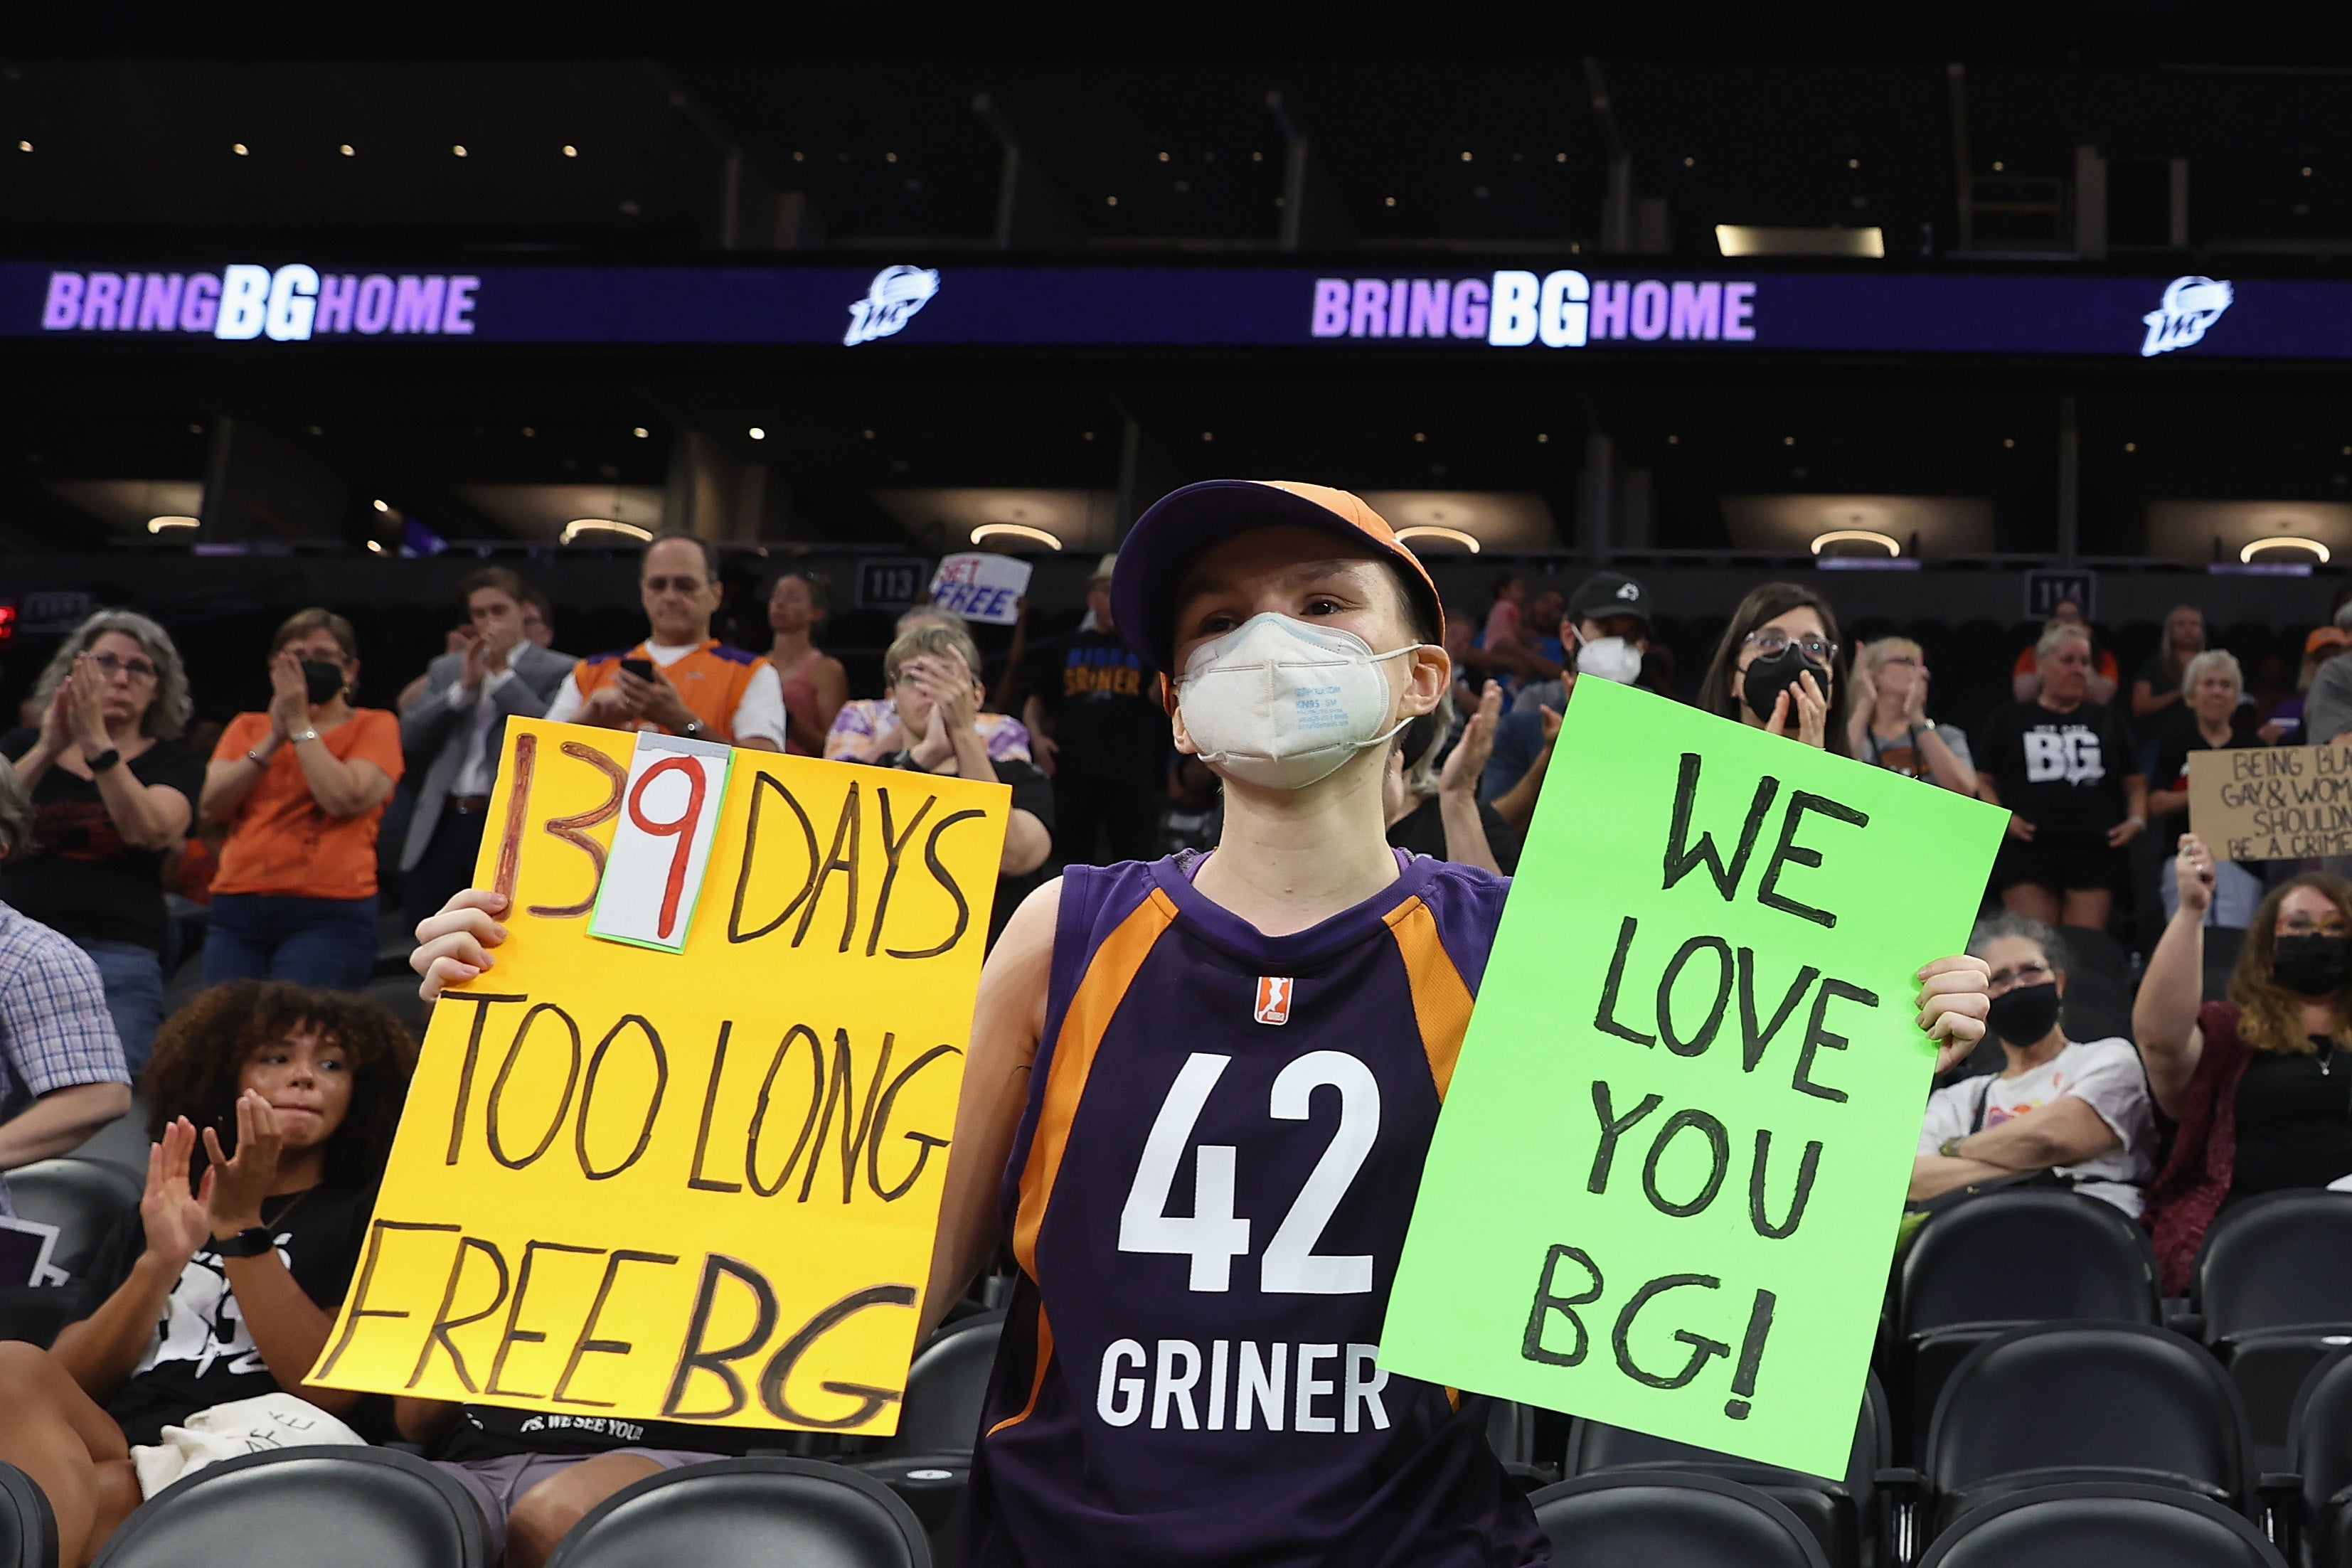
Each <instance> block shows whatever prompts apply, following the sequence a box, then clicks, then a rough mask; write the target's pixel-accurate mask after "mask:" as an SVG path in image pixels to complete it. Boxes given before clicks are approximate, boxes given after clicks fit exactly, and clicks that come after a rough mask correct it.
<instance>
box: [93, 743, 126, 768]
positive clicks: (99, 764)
mask: <svg viewBox="0 0 2352 1568" xmlns="http://www.w3.org/2000/svg"><path fill="white" fill-rule="evenodd" d="M121 760H122V748H121V747H116V746H110V747H107V748H106V749H105V750H104V751H101V752H100V753H99V754H98V755H97V756H95V757H93V758H89V770H90V771H91V772H92V773H103V772H105V771H106V770H107V769H108V768H111V767H113V766H114V765H115V764H116V763H118V762H120V761H121Z"/></svg>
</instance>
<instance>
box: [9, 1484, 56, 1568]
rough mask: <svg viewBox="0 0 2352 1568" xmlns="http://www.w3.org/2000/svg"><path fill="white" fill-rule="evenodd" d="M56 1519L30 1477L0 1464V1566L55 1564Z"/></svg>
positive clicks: (48, 1567)
mask: <svg viewBox="0 0 2352 1568" xmlns="http://www.w3.org/2000/svg"><path fill="white" fill-rule="evenodd" d="M57 1565H58V1519H57V1515H56V1514H54V1513H51V1512H50V1511H49V1500H48V1499H47V1498H46V1497H43V1496H42V1495H41V1489H40V1488H38V1487H37V1486H35V1485H34V1484H33V1478H32V1477H30V1476H28V1475H26V1473H25V1472H24V1471H22V1470H20V1469H17V1468H16V1466H14V1465H10V1464H0V1568H57Z"/></svg>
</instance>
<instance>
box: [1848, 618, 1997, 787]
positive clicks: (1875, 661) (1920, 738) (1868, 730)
mask: <svg viewBox="0 0 2352 1568" xmlns="http://www.w3.org/2000/svg"><path fill="white" fill-rule="evenodd" d="M1847 724H1848V726H1849V728H1850V730H1851V734H1850V736H1849V737H1848V738H1849V739H1850V740H1851V741H1852V742H1853V755H1854V756H1856V757H1858V758H1861V759H1862V760H1863V761H1864V762H1868V763H1872V764H1874V765H1875V766H1877V767H1880V768H1886V769H1888V770H1890V771H1892V772H1895V773H1900V774H1903V775H1905V776H1906V778H1911V779H1929V780H1932V781H1933V782H1935V783H1937V784H1941V785H1942V786H1943V787H1944V788H1945V789H1956V790H1958V791H1959V793H1961V794H1963V795H1973V794H1975V793H1976V792H1977V770H1976V766H1975V764H1974V762H1973V761H1972V760H1971V759H1970V758H1969V737H1967V736H1966V735H1963V734H1962V733H1961V732H1960V729H1959V727H1958V726H1957V725H1949V724H1937V723H1936V722H1935V721H1934V720H1932V719H1930V718H1929V717H1928V716H1927V653H1926V652H1925V651H1924V650H1923V649H1922V648H1921V647H1920V646H1919V644H1918V643H1914V642H1913V641H1911V639H1910V638H1908V637H1881V638H1880V639H1879V640H1878V641H1877V642H1875V643H1869V644H1866V645H1865V646H1864V648H1863V650H1862V657H1861V658H1859V659H1857V660H1855V661H1854V665H1853V717H1852V718H1850V719H1848V720H1847Z"/></svg>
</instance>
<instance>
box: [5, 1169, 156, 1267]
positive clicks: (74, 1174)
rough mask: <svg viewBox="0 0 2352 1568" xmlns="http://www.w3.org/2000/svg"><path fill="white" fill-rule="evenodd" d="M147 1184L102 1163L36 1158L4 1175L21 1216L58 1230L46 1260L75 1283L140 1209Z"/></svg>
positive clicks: (10, 1194)
mask: <svg viewBox="0 0 2352 1568" xmlns="http://www.w3.org/2000/svg"><path fill="white" fill-rule="evenodd" d="M144 1187H145V1183H144V1182H143V1181H142V1179H141V1178H140V1177H139V1176H134V1175H132V1174H131V1172H130V1171H128V1170H125V1169H124V1168H123V1167H122V1166H118V1165H111V1164H110V1163H108V1162H107V1161H105V1160H78V1159H74V1158H71V1157H67V1158H64V1159H55V1160H39V1161H37V1162H35V1163H34V1164H32V1165H29V1166H19V1167H18V1168H16V1170H13V1171H10V1172H9V1173H8V1199H9V1202H10V1203H11V1204H13V1205H14V1206H15V1207H16V1212H17V1214H18V1215H19V1216H21V1217H22V1218H26V1219H37V1220H39V1221H40V1222H41V1223H42V1224H44V1225H54V1226H56V1227H57V1228H58V1245H57V1249H56V1251H54V1252H53V1253H51V1254H50V1257H49V1261H50V1262H52V1263H54V1264H56V1265H57V1266H58V1268H60V1269H63V1270H65V1271H66V1272H67V1273H68V1274H70V1275H72V1276H74V1277H75V1278H77V1279H79V1278H80V1276H81V1273H82V1271H83V1270H86V1269H88V1268H89V1265H90V1261H91V1260H92V1259H93V1258H94V1257H95V1256H96V1255H97V1252H98V1249H99V1244H100V1242H102V1241H104V1240H105V1239H106V1237H107V1233H108V1232H109V1231H110V1230H112V1229H113V1228H114V1223H115V1221H116V1220H118V1219H120V1218H121V1217H122V1214H123V1211H124V1210H126V1209H132V1208H136V1207H139V1198H140V1195H141V1193H142V1191H143V1190H144Z"/></svg>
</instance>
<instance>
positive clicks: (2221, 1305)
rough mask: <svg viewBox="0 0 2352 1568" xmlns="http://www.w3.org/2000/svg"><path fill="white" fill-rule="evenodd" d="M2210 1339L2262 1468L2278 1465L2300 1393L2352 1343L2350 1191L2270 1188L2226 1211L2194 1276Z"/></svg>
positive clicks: (2201, 1254) (2194, 1296) (2215, 1225)
mask: <svg viewBox="0 0 2352 1568" xmlns="http://www.w3.org/2000/svg"><path fill="white" fill-rule="evenodd" d="M2190 1293H2191V1299H2192V1303H2193V1305H2194V1306H2195V1308H2196V1310H2197V1311H2198V1312H2199V1313H2200V1315H2201V1316H2202V1317H2203V1319H2204V1321H2205V1343H2208V1344H2209V1345H2210V1346H2212V1348H2213V1354H2216V1355H2218V1356H2220V1357H2221V1363H2222V1364H2223V1365H2225V1366H2227V1367H2228V1368H2229V1369H2230V1378H2231V1382H2233V1383H2235V1384H2236V1385H2238V1395H2239V1397H2240V1399H2241V1400H2242V1401H2243V1402H2244V1404H2245V1407H2246V1426H2247V1429H2248V1431H2249V1432H2250V1433H2251V1434H2252V1438H2253V1442H2254V1447H2255V1452H2256V1454H2257V1456H2258V1457H2259V1458H2261V1459H2262V1460H2263V1463H2264V1465H2265V1467H2267V1466H2269V1465H2275V1464H2278V1463H2281V1462H2282V1461H2283V1459H2284V1455H2285V1451H2286V1446H2287V1437H2288V1431H2289V1428H2288V1416H2289V1415H2290V1413H2291V1411H2292V1409H2293V1406H2294V1398H2295V1391H2296V1390H2297V1389H2298V1388H2300V1387H2302V1385H2303V1380H2304V1377H2305V1375H2307V1374H2308V1373H2309V1372H2310V1371H2311V1369H2312V1368H2313V1367H2315V1366H2316V1365H2317V1364H2319V1363H2320V1362H2321V1361H2322V1360H2323V1359H2325V1358H2326V1355H2327V1354H2328V1353H2329V1352H2330V1351H2332V1350H2334V1349H2335V1348H2336V1347H2337V1346H2338V1345H2343V1344H2347V1343H2352V1193H2342V1192H2324V1191H2307V1192H2273V1193H2264V1194H2263V1195H2262V1196H2261V1197H2254V1198H2250V1199H2248V1200H2247V1201H2245V1202H2244V1203H2241V1204H2237V1205H2234V1206H2232V1207H2230V1208H2227V1209H2225V1210H2223V1211H2222V1213H2221V1217H2220V1218H2217V1219H2216V1220H2214V1221H2213V1225H2212V1228H2210V1229H2209V1230H2208V1231H2207V1232H2206V1233H2205V1241H2204V1245H2203V1246H2202V1247H2201V1248H2200V1249H2199V1250H2198V1254H2197V1267H2196V1270H2195V1272H2194V1274H2193V1276H2192V1280H2191V1286H2190Z"/></svg>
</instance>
